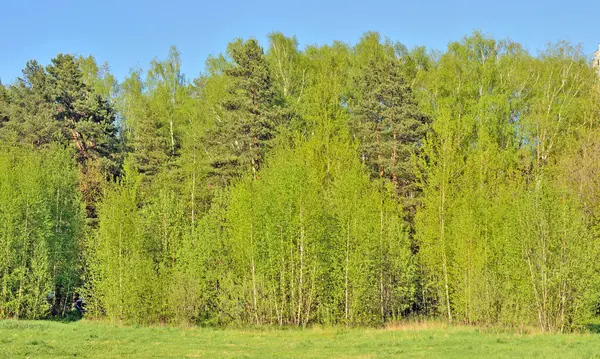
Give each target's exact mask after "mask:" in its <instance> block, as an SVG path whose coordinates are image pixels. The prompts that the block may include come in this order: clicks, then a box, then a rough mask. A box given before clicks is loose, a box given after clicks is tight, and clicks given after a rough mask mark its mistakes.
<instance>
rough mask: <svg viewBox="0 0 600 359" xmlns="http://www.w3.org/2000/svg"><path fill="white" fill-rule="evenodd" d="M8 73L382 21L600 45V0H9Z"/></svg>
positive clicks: (124, 66) (193, 61) (308, 38)
mask: <svg viewBox="0 0 600 359" xmlns="http://www.w3.org/2000/svg"><path fill="white" fill-rule="evenodd" d="M0 23H1V24H2V30H1V31H2V35H0V79H1V80H2V82H3V83H5V84H7V83H12V82H13V81H14V80H15V79H16V78H17V77H18V76H20V75H21V69H22V68H23V67H24V66H25V63H26V61H27V60H30V59H37V60H38V61H39V62H41V63H43V64H47V63H48V62H49V60H50V58H52V57H53V56H55V55H56V54H57V53H59V52H63V53H74V54H80V55H86V56H87V55H90V54H91V55H93V56H94V57H95V58H96V60H97V61H98V62H99V63H102V62H105V61H107V62H108V63H109V65H110V67H111V70H112V72H113V73H114V74H115V75H116V76H117V78H118V79H122V78H123V77H125V76H126V75H127V74H128V73H129V71H130V70H131V69H132V68H144V69H145V68H147V65H148V63H149V62H150V60H152V59H153V58H156V57H158V58H164V57H166V55H167V54H168V48H169V46H170V45H176V46H177V47H178V49H179V51H180V52H181V56H182V62H183V71H184V72H185V74H186V76H187V77H188V78H191V77H196V76H197V75H198V73H200V71H202V70H203V68H204V62H205V60H206V57H207V56H208V55H209V54H218V53H220V52H223V51H224V49H225V47H226V45H227V43H228V42H229V41H230V40H232V39H234V38H236V37H242V38H247V37H255V38H257V39H258V40H259V41H260V42H261V43H262V44H263V45H266V41H265V38H266V35H267V34H268V33H269V32H272V31H281V32H283V33H284V34H285V35H288V36H291V35H296V36H297V38H298V41H299V43H300V45H301V47H304V46H305V45H310V44H326V43H331V42H332V41H333V40H341V41H344V42H346V43H350V44H354V43H356V42H357V41H358V39H360V37H361V35H362V34H363V33H364V32H365V31H369V30H374V31H378V32H380V33H381V34H382V35H384V36H387V37H389V38H390V39H391V40H393V41H400V42H402V43H404V44H405V45H407V46H409V47H412V46H415V45H425V46H427V47H428V48H432V49H439V50H443V49H445V48H446V45H447V44H448V42H450V41H455V40H459V39H461V38H462V37H463V36H464V35H466V34H469V33H471V32H472V31H473V30H481V31H482V32H483V33H485V34H486V35H490V36H493V37H494V38H497V39H503V38H507V37H508V38H510V39H512V40H514V41H517V42H520V43H521V44H523V45H524V46H525V47H526V48H527V49H528V50H529V51H530V52H532V53H534V54H535V53H537V52H538V51H539V50H541V49H543V48H544V46H545V44H547V43H548V42H555V41H558V40H568V41H571V42H573V43H575V44H581V45H583V48H584V50H585V52H586V53H589V54H590V56H591V54H592V53H593V52H594V51H595V50H596V49H597V48H598V43H599V42H600V1H590V0H588V1H577V0H573V1H554V0H548V1H535V2H533V1H525V0H521V1H515V0H506V1H490V0H487V1H486V0H478V1H455V2H449V1H427V0H421V1H419V0H412V1H406V2H404V1H380V0H373V1H367V0H365V1H348V0H345V1H338V0H335V1H326V0H323V1H314V0H303V1H294V2H290V1H283V0H278V1H273V0H258V1H252V0H247V1H238V0H235V1H234V0H230V1H210V2H204V1H183V0H168V1H165V0H162V1H155V0H146V1H141V0H139V1H138V0H136V1H127V0H121V1H114V0H101V1H86V0H79V1H67V0H54V1H47V0H46V1H42V0H37V1H31V0H16V1H15V0H3V1H2V4H1V5H0Z"/></svg>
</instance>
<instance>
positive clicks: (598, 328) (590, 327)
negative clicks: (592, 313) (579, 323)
mask: <svg viewBox="0 0 600 359" xmlns="http://www.w3.org/2000/svg"><path fill="white" fill-rule="evenodd" d="M584 328H585V329H586V330H587V331H588V332H590V333H594V334H600V324H599V323H594V324H586V325H585V326H584Z"/></svg>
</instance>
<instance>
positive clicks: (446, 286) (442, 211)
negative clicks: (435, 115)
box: [439, 160, 452, 323]
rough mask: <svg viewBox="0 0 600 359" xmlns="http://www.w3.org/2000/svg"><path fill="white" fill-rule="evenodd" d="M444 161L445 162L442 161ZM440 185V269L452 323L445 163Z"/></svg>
mask: <svg viewBox="0 0 600 359" xmlns="http://www.w3.org/2000/svg"><path fill="white" fill-rule="evenodd" d="M444 161H445V160H444ZM442 174H443V178H442V185H441V188H440V208H439V213H440V242H441V244H442V269H443V272H444V290H445V294H446V309H447V313H448V321H449V322H450V323H452V310H451V309H450V289H449V283H448V258H447V256H446V223H445V221H446V213H445V211H446V163H444V165H443V168H442Z"/></svg>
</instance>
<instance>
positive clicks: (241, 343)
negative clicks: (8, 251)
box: [0, 320, 600, 359]
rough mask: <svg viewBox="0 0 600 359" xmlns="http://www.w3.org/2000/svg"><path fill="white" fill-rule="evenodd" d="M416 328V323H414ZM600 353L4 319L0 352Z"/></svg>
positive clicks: (339, 334)
mask: <svg viewBox="0 0 600 359" xmlns="http://www.w3.org/2000/svg"><path fill="white" fill-rule="evenodd" d="M411 328H412V329H411ZM73 357H80V358H328V359H331V358H392V357H409V358H415V357H416V358H431V357H440V358H463V357H477V358H486V359H488V358H515V357H527V358H530V357H539V358H600V335H599V334H591V333H589V334H562V335H561V334H530V335H517V334H509V333H502V332H486V331H482V330H478V329H476V328H466V327H450V328H445V327H442V326H439V325H438V326H434V327H433V328H431V327H429V328H425V327H422V326H417V327H414V326H413V327H403V328H401V329H395V330H390V329H343V328H327V329H320V328H315V329H306V330H299V329H287V330H277V329H265V330H259V329H252V330H234V329H207V328H192V329H181V328H168V327H152V328H145V327H140V328H135V327H126V326H118V325H112V324H108V323H103V322H93V321H85V320H84V321H79V322H73V323H59V322H46V321H0V358H73Z"/></svg>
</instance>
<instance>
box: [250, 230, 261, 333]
mask: <svg viewBox="0 0 600 359" xmlns="http://www.w3.org/2000/svg"><path fill="white" fill-rule="evenodd" d="M250 250H251V255H250V257H251V258H250V266H251V271H252V302H253V304H254V319H255V320H256V324H260V321H259V319H258V303H257V296H258V294H257V291H256V270H255V266H254V223H252V222H250Z"/></svg>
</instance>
